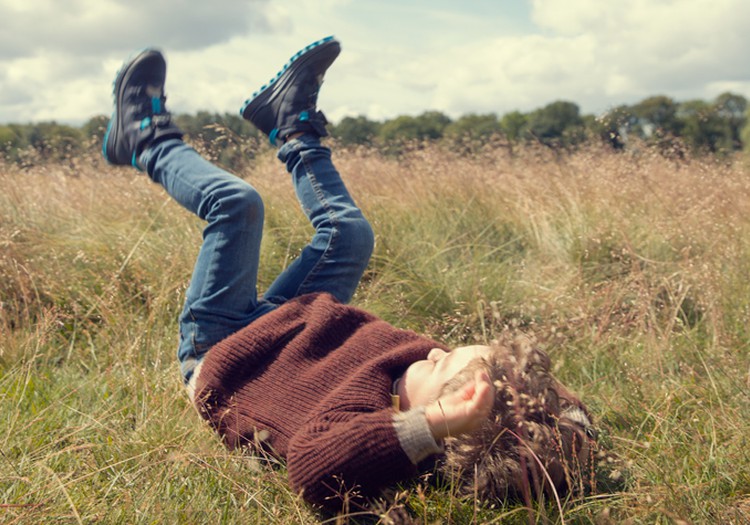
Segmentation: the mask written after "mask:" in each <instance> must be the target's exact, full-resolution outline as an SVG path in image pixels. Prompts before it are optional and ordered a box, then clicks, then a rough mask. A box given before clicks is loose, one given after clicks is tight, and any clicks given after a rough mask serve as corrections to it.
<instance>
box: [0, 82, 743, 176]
mask: <svg viewBox="0 0 750 525" xmlns="http://www.w3.org/2000/svg"><path fill="white" fill-rule="evenodd" d="M175 119H176V121H177V124H178V125H179V126H180V127H181V128H182V129H183V130H184V131H185V132H186V134H187V136H188V139H189V140H190V141H191V142H192V143H193V144H194V145H196V146H197V147H198V148H199V149H201V150H202V152H203V153H207V154H208V155H209V156H211V157H212V160H216V161H218V162H220V163H222V164H224V165H226V166H229V167H239V166H240V165H241V164H242V163H243V162H246V161H247V159H248V158H252V157H253V156H254V154H255V152H257V151H258V147H259V144H261V143H263V142H264V139H263V138H262V137H260V136H259V135H258V132H257V130H255V128H254V127H253V126H252V125H251V124H250V123H249V122H247V121H245V120H243V119H242V118H240V117H239V116H237V115H232V114H228V113H227V114H218V113H209V112H206V111H200V112H198V113H196V114H195V115H177V116H175ZM108 120H109V117H106V116H103V115H100V116H96V117H93V118H91V119H89V120H88V121H87V122H86V123H84V124H83V125H82V126H80V127H75V126H70V125H65V124H58V123H56V122H40V123H32V124H5V125H0V154H1V155H2V156H4V157H5V159H6V160H8V161H11V162H19V163H37V162H44V161H56V160H63V159H72V158H74V157H76V156H77V155H80V154H81V153H83V152H85V151H92V150H93V149H94V148H99V147H100V145H101V140H102V138H103V136H104V133H105V130H106V125H107V122H108ZM329 131H330V133H331V135H332V136H333V137H335V138H336V139H337V140H338V141H339V142H340V143H342V144H344V145H350V146H354V145H367V146H373V147H379V148H383V149H384V150H385V151H388V152H398V151H400V149H399V148H401V147H402V146H403V145H404V144H407V143H413V142H415V141H446V142H449V143H452V144H463V145H466V144H482V143H484V142H486V141H488V140H491V139H493V138H495V137H500V138H501V139H502V140H504V141H505V142H506V143H507V144H508V145H510V146H512V145H516V144H522V143H529V142H534V143H539V144H543V145H545V146H549V147H551V148H558V149H567V150H569V149H573V148H576V147H578V146H580V145H582V144H585V143H591V142H599V143H604V144H606V145H607V146H609V147H611V148H612V149H614V150H623V149H627V148H628V147H629V146H630V145H631V144H634V143H639V144H641V143H644V142H645V143H648V144H656V145H660V146H669V147H670V148H673V147H675V145H677V147H679V148H680V149H681V150H684V151H686V152H687V151H690V152H693V153H695V154H731V153H732V152H735V151H739V150H742V149H743V145H744V144H749V143H750V125H748V101H747V99H746V98H745V97H743V96H742V95H738V94H734V93H730V92H726V93H722V94H721V95H719V96H717V97H716V98H715V99H714V100H712V101H704V100H688V101H684V102H677V101H675V100H674V99H672V98H670V97H668V96H664V95H658V96H652V97H648V98H646V99H644V100H642V101H640V102H638V103H636V104H633V105H621V106H617V107H615V108H612V109H611V110H610V111H608V112H607V113H605V114H603V115H600V116H594V115H584V114H581V111H580V108H579V107H578V105H577V104H575V103H573V102H569V101H564V100H559V101H555V102H552V103H550V104H547V105H546V106H544V107H541V108H539V109H536V110H534V111H531V112H528V113H523V112H520V111H512V112H509V113H506V114H504V115H502V116H501V117H499V116H498V115H497V114H494V113H486V114H467V115H463V116H461V117H459V118H457V119H455V120H454V119H451V118H450V117H448V116H447V115H445V114H444V113H441V112H439V111H426V112H424V113H422V114H420V115H417V116H409V115H401V116H398V117H395V118H393V119H389V120H385V121H375V120H371V119H369V118H367V117H366V116H357V117H345V118H343V119H342V120H341V121H340V122H339V123H337V124H331V125H330V127H329Z"/></svg>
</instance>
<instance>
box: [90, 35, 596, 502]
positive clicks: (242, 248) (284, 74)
mask: <svg viewBox="0 0 750 525" xmlns="http://www.w3.org/2000/svg"><path fill="white" fill-rule="evenodd" d="M339 52H340V45H339V43H338V42H337V41H336V40H334V39H333V38H332V37H328V38H325V39H323V40H320V41H318V42H315V43H313V44H311V45H309V46H307V47H306V48H304V49H303V50H301V51H300V52H299V53H297V54H296V55H295V56H294V57H292V59H291V60H290V61H289V62H288V63H287V65H286V66H285V67H284V68H283V69H282V71H280V72H279V74H278V75H276V77H274V78H273V79H272V80H271V81H270V83H268V84H267V85H265V86H263V87H262V88H261V89H260V90H259V91H258V92H256V93H255V94H254V95H253V96H252V97H251V98H250V99H249V100H247V101H246V102H245V104H244V106H243V107H242V110H241V112H242V115H243V117H244V118H246V119H248V120H249V121H251V122H252V123H253V124H254V125H255V126H257V127H258V128H259V129H260V130H261V131H262V132H263V133H265V134H266V135H268V137H269V140H270V142H271V143H272V144H274V145H277V146H279V150H278V158H279V159H280V160H281V161H282V162H283V163H285V165H286V168H287V170H288V171H289V173H290V174H291V178H292V184H293V186H294V189H295V191H296V194H297V197H298V199H299V202H300V204H301V206H302V209H303V211H304V213H305V214H306V215H307V217H308V218H309V219H310V221H311V223H312V225H313V227H314V229H315V233H314V235H313V237H312V239H311V240H310V243H309V244H308V245H307V246H305V248H304V249H303V250H302V252H301V253H300V255H299V257H298V258H297V259H296V260H295V261H294V262H293V263H292V264H290V265H289V267H288V268H286V269H285V270H284V271H283V272H282V273H281V274H280V275H279V276H278V278H277V279H276V280H275V281H274V282H273V283H272V284H271V286H270V287H269V288H268V290H266V291H265V293H264V294H263V295H262V296H260V297H259V296H258V295H257V292H256V278H257V272H258V264H259V251H260V244H261V234H262V228H263V202H262V200H261V197H260V195H259V194H258V193H257V191H256V190H255V189H254V188H253V187H252V186H251V185H250V184H248V183H247V182H245V181H243V180H241V179H239V178H238V177H236V176H234V175H231V174H229V173H227V172H225V171H223V170H221V169H219V168H218V167H216V166H214V165H212V164H211V163H209V162H208V161H206V160H205V159H203V158H202V157H200V156H199V155H198V154H197V153H196V152H195V151H194V150H193V149H192V148H190V147H189V146H187V145H186V144H185V143H184V142H183V141H182V132H181V131H180V130H179V129H178V128H177V127H176V126H175V124H174V123H173V122H172V120H171V117H170V114H169V113H168V111H167V110H166V108H165V100H166V97H165V95H164V82H165V77H166V63H165V61H164V58H163V56H162V55H161V53H160V52H158V51H156V50H146V51H143V52H142V53H140V54H139V55H137V56H136V57H135V58H133V59H132V60H130V61H129V62H128V63H126V64H125V65H124V66H123V68H122V70H121V71H120V72H119V73H118V75H117V77H116V79H115V85H114V97H115V111H114V114H113V117H112V120H111V121H110V124H109V127H108V130H107V134H106V136H105V138H104V145H103V153H104V156H105V157H106V158H107V160H108V161H109V162H111V163H113V164H119V165H132V166H134V167H136V168H139V169H141V170H144V171H146V172H147V173H148V175H149V176H150V177H151V179H152V180H154V181H155V182H157V183H159V184H161V185H162V186H163V187H164V188H165V189H166V191H167V192H168V193H169V194H170V195H171V196H172V197H173V198H174V199H175V200H176V201H177V202H179V203H180V204H181V205H183V206H184V207H186V208H187V209H188V210H190V211H192V212H194V213H195V214H197V215H198V216H199V217H201V218H202V219H204V220H205V221H207V225H206V227H205V230H204V232H203V244H202V246H201V249H200V252H199V254H198V258H197V261H196V263H195V269H194V273H193V276H192V279H191V282H190V286H189V288H188V290H187V297H186V302H185V307H184V310H183V312H182V314H181V316H180V344H179V350H178V357H179V361H180V367H181V372H182V375H183V377H184V380H185V384H186V385H187V388H188V391H189V393H190V396H191V399H192V400H193V402H194V403H195V405H196V407H197V409H198V411H199V412H200V414H201V415H202V416H203V417H204V418H205V419H206V420H208V421H209V422H210V424H211V425H212V426H213V427H214V428H215V429H216V431H217V432H219V434H220V435H221V436H222V438H223V440H224V442H225V443H226V445H227V446H228V447H230V448H238V447H245V446H247V447H250V448H256V449H262V450H265V451H269V452H270V453H272V454H274V455H276V456H278V457H281V458H284V459H285V460H286V464H287V469H288V474H289V480H290V483H291V485H292V487H293V488H294V489H295V490H297V491H299V492H300V493H301V494H302V495H303V497H304V498H305V499H307V500H308V501H309V502H311V503H313V504H317V505H321V506H324V507H329V508H333V509H340V508H342V506H344V505H348V504H352V503H355V504H359V503H363V502H364V501H365V500H367V499H368V498H371V497H374V496H377V495H378V494H379V493H380V492H381V491H382V490H383V489H384V488H385V487H388V486H390V485H393V484H395V483H396V482H399V481H401V480H405V479H408V478H410V477H413V476H415V475H416V474H417V473H418V472H419V470H420V466H422V465H423V464H424V460H428V459H430V458H433V457H438V458H440V462H439V463H440V464H441V468H442V469H443V471H444V472H446V473H447V474H449V475H451V479H455V480H458V482H459V488H460V489H461V490H463V491H464V492H466V493H475V491H476V492H477V493H478V494H479V495H480V496H481V497H482V498H484V499H485V500H490V499H494V498H505V497H510V496H515V497H523V498H526V499H528V498H529V497H531V495H535V494H536V495H538V494H541V493H543V492H547V493H549V492H552V491H558V492H562V491H566V490H571V489H574V490H577V489H581V488H583V487H584V486H585V485H586V484H588V483H590V482H591V480H590V479H589V477H590V469H591V466H592V461H593V457H592V456H593V454H594V449H595V442H594V440H595V437H596V436H595V433H594V431H593V429H592V426H591V422H590V419H589V415H588V412H587V410H586V408H585V407H584V406H583V404H582V403H581V402H580V401H579V400H578V399H577V398H576V397H575V396H574V395H572V394H571V393H570V392H568V390H567V389H565V387H564V386H563V385H561V384H560V383H559V382H558V381H556V380H555V379H554V378H553V377H552V375H551V374H550V372H549V368H550V365H549V359H548V358H547V356H546V355H545V354H544V353H542V352H541V351H540V350H538V349H535V348H534V347H533V346H532V345H531V342H530V341H528V340H517V341H514V342H512V343H510V344H504V345H500V344H495V345H492V346H467V347H461V348H456V349H453V350H451V349H449V348H447V347H445V346H444V345H442V344H440V343H438V342H435V341H432V340H430V339H428V338H426V337H422V336H420V335H417V334H415V333H413V332H410V331H405V330H400V329H398V328H395V327H393V326H391V325H390V324H388V323H386V322H384V321H382V320H380V319H378V318H376V317H375V316H373V315H371V314H369V313H367V312H365V311H363V310H360V309H358V308H355V307H352V306H349V305H348V304H347V303H348V302H349V301H350V299H351V298H352V295H353V293H354V290H355V289H356V287H357V285H358V283H359V280H360V278H361V276H362V273H363V272H364V270H365V267H366V266H367V263H368V260H369V257H370V254H371V252H372V248H373V242H374V236H373V232H372V229H371V227H370V225H369V223H368V222H367V220H366V219H365V218H364V217H363V215H362V213H361V211H360V210H359V208H358V207H357V205H356V204H355V203H354V201H353V199H352V197H351V196H350V195H349V193H348V191H347V189H346V187H345V185H344V183H343V181H342V179H341V177H340V175H339V173H338V172H337V171H336V169H335V167H334V165H333V163H332V161H331V155H330V150H329V149H328V148H326V147H324V146H322V145H321V143H320V138H321V137H323V136H325V135H326V129H325V124H326V120H325V117H324V115H323V114H322V113H321V112H320V111H318V110H317V109H316V103H317V94H318V90H319V88H320V84H321V82H322V80H323V76H324V74H325V72H326V70H327V69H328V67H329V66H330V65H331V64H332V63H333V61H334V60H335V59H336V57H337V56H338V54H339Z"/></svg>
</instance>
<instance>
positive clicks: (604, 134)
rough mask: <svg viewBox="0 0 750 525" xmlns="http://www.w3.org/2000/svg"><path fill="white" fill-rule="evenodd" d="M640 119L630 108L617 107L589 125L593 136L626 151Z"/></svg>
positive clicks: (614, 147) (613, 147)
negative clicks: (632, 132)
mask: <svg viewBox="0 0 750 525" xmlns="http://www.w3.org/2000/svg"><path fill="white" fill-rule="evenodd" d="M637 121H638V119H637V118H636V116H635V115H634V114H633V110H632V109H631V108H630V107H629V106H625V105H623V106H617V107H615V108H612V109H611V110H609V111H607V112H606V113H604V114H603V115H601V116H599V117H598V118H596V119H594V120H593V122H590V123H588V124H587V128H588V129H589V130H590V131H591V134H592V135H593V136H596V137H599V139H600V140H601V141H602V142H604V143H605V144H608V145H610V146H611V147H612V149H616V150H620V149H624V148H625V146H626V145H627V142H628V136H629V135H630V133H631V131H632V130H633V128H634V127H635V126H636V123H637Z"/></svg>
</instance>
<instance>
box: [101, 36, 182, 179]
mask: <svg viewBox="0 0 750 525" xmlns="http://www.w3.org/2000/svg"><path fill="white" fill-rule="evenodd" d="M166 76H167V64H166V61H165V60H164V56H163V55H162V54H161V52H159V51H158V50H156V49H146V50H144V51H142V52H140V53H139V54H138V55H137V56H135V58H133V59H131V60H129V61H128V62H126V63H125V64H124V65H123V67H122V68H121V69H120V71H119V72H118V74H117V76H116V77H115V81H114V89H113V95H114V99H115V109H114V113H113V114H112V118H111V119H110V121H109V125H108V126H107V132H106V134H105V135H104V143H103V144H102V154H103V155H104V158H105V159H107V161H108V162H109V163H110V164H115V165H120V166H127V165H131V166H134V167H136V168H138V169H143V168H142V167H141V166H140V165H139V164H138V157H139V156H140V154H141V153H143V151H144V150H145V149H146V148H148V147H149V146H151V145H152V144H153V143H154V142H156V141H159V140H164V139H168V138H182V136H183V133H182V131H181V130H180V129H179V128H178V127H177V126H176V125H175V124H174V123H173V122H172V118H171V115H170V113H169V112H168V111H167V108H166V100H167V98H166V96H164V82H165V80H166Z"/></svg>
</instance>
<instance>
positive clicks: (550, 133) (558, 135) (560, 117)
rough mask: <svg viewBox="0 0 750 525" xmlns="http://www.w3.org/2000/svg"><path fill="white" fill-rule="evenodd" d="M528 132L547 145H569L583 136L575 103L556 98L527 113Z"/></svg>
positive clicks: (578, 111)
mask: <svg viewBox="0 0 750 525" xmlns="http://www.w3.org/2000/svg"><path fill="white" fill-rule="evenodd" d="M528 130H529V133H530V134H531V135H532V136H533V137H534V138H536V139H537V140H539V141H540V142H542V143H543V144H546V145H548V146H571V145H574V144H577V143H579V142H581V141H582V140H583V139H584V138H585V134H584V127H583V119H582V118H581V114H580V110H579V108H578V105H577V104H574V103H573V102H566V101H563V100H558V101H556V102H552V103H551V104H547V105H546V106H544V107H543V108H541V109H537V110H536V111H534V112H532V113H531V114H530V115H529V120H528Z"/></svg>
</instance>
